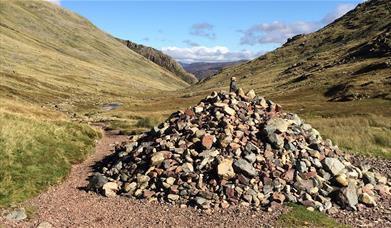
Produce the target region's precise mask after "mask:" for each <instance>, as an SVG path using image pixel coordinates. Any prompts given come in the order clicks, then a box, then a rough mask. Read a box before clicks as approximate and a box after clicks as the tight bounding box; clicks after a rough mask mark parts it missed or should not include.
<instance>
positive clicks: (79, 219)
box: [0, 133, 391, 227]
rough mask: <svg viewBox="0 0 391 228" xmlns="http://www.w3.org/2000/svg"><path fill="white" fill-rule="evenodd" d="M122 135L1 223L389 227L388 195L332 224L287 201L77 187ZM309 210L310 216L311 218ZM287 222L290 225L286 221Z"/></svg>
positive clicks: (378, 163)
mask: <svg viewBox="0 0 391 228" xmlns="http://www.w3.org/2000/svg"><path fill="white" fill-rule="evenodd" d="M124 140H126V136H121V135H111V134H108V133H106V134H104V135H103V137H102V139H101V140H100V141H99V143H98V144H97V146H96V153H94V154H93V155H91V156H90V157H89V158H88V159H87V160H85V161H84V162H83V163H81V164H77V165H74V166H73V167H72V170H71V173H70V175H69V177H68V178H67V179H66V180H65V181H64V182H63V183H62V184H60V185H57V186H54V187H51V188H50V189H49V190H48V191H47V192H44V193H42V194H40V195H39V196H37V197H35V198H33V199H32V200H30V201H27V202H26V203H24V204H23V205H22V206H23V207H25V208H33V209H34V212H33V214H32V215H31V216H30V218H29V219H27V220H24V221H22V222H19V223H15V222H10V221H8V220H6V219H5V218H4V217H0V224H3V225H5V226H6V227H37V226H38V225H39V224H40V223H42V222H49V223H50V224H52V225H53V227H108V226H111V227H162V226H164V227H207V226H219V227H253V226H256V227H286V226H302V225H304V226H330V227H331V226H334V225H336V224H337V223H342V224H348V225H352V226H354V227H356V226H364V227H387V226H388V227H389V226H391V221H390V218H391V210H390V200H389V199H383V201H382V202H380V203H379V206H378V207H376V208H364V209H363V210H361V211H358V212H346V211H344V212H342V213H336V214H335V215H332V217H334V218H335V219H336V221H337V223H335V222H334V221H332V220H330V221H329V220H327V219H326V220H325V218H323V217H325V216H323V215H321V216H323V217H319V215H316V214H314V213H313V212H308V213H307V212H306V211H304V213H305V214H309V215H305V217H306V218H297V217H300V216H298V215H297V214H299V215H300V213H303V211H302V212H300V211H299V212H298V211H297V208H296V209H295V208H293V209H292V210H293V212H292V210H290V209H289V207H287V206H278V207H275V208H273V210H272V211H271V212H266V211H255V210H252V209H250V208H238V207H232V208H229V209H226V210H221V211H218V212H213V213H211V214H207V213H203V212H199V211H197V210H196V209H194V208H179V207H178V206H172V205H166V204H159V203H154V202H152V203H149V202H146V201H141V200H132V199H127V198H124V197H116V198H106V197H102V196H99V195H97V194H95V193H92V192H86V191H84V190H82V189H83V187H85V186H86V185H87V180H86V177H88V176H89V175H90V174H91V172H92V168H91V167H92V166H93V165H94V164H95V163H96V162H97V161H100V160H101V159H103V158H104V157H105V156H107V155H109V154H110V153H111V152H112V149H113V144H114V143H115V142H121V141H124ZM361 159H362V158H361ZM366 159H367V161H368V163H369V164H371V165H373V167H375V168H376V169H377V170H379V171H381V172H382V173H389V172H391V162H390V161H389V160H378V159H368V158H366ZM294 210H296V211H294ZM3 214H5V212H4V213H3ZM295 214H296V215H295ZM318 214H319V213H318ZM281 215H282V216H281ZM313 215H315V217H311V216H313ZM295 216H296V217H295ZM317 216H318V217H317ZM316 218H319V219H316ZM305 220H308V221H305ZM314 220H319V221H314ZM286 222H289V223H290V224H285V223H286Z"/></svg>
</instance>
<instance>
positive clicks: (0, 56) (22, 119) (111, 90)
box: [0, 0, 189, 226]
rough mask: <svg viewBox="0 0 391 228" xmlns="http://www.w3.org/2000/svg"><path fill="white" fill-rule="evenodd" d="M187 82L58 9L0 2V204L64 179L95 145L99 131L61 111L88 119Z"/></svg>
mask: <svg viewBox="0 0 391 228" xmlns="http://www.w3.org/2000/svg"><path fill="white" fill-rule="evenodd" d="M188 85H189V84H188V83H186V82H185V81H183V80H182V79H180V78H178V77H177V76H176V75H174V74H172V73H171V72H169V71H167V70H165V69H163V68H161V67H160V66H158V65H156V64H155V63H153V62H151V61H149V60H147V59H145V58H144V57H143V56H141V55H139V54H137V53H135V52H133V51H131V50H129V49H128V48H127V47H125V46H124V45H122V44H121V43H120V42H118V41H117V40H115V39H114V38H112V37H111V36H109V35H108V34H107V33H105V32H103V31H101V30H99V29H98V28H97V27H95V26H94V25H93V24H92V23H91V22H89V21H88V20H86V19H85V18H83V17H81V16H79V15H77V14H75V13H72V12H70V11H68V10H66V9H64V8H61V7H59V6H57V5H54V4H52V3H49V2H47V1H33V0H30V1H22V0H21V1H0V208H1V207H2V206H7V205H10V204H13V203H15V202H20V201H23V200H25V199H27V198H30V197H32V196H34V195H36V194H38V193H39V192H41V191H43V190H45V189H47V187H48V186H49V185H53V184H56V183H58V182H59V181H61V180H63V179H64V177H65V176H67V175H68V171H69V170H70V168H71V166H72V164H75V163H78V162H80V161H82V160H84V159H85V158H86V157H87V156H88V155H89V154H90V153H91V152H92V151H93V150H94V147H95V142H96V140H97V139H98V138H99V135H100V133H99V132H98V131H97V130H95V129H93V128H92V127H91V126H89V125H87V124H81V123H79V122H76V121H71V120H70V118H69V115H66V114H64V113H63V112H67V113H68V114H71V113H72V117H76V116H77V117H78V118H80V117H81V116H82V117H83V118H88V117H87V116H84V114H86V115H87V114H88V113H95V112H99V111H102V106H103V105H104V104H105V103H110V102H129V103H134V101H135V100H137V99H138V97H144V96H145V94H146V93H150V92H155V93H159V92H161V91H170V90H176V89H179V88H185V87H187V86H188ZM59 111H63V112H59ZM128 119H130V117H129V116H128ZM130 121H132V120H130ZM0 226H1V225H0Z"/></svg>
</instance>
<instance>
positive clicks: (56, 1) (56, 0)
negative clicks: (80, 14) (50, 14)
mask: <svg viewBox="0 0 391 228" xmlns="http://www.w3.org/2000/svg"><path fill="white" fill-rule="evenodd" d="M46 1H48V2H51V3H54V4H56V5H61V3H60V0H46Z"/></svg>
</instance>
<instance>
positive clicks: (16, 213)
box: [6, 208, 27, 222]
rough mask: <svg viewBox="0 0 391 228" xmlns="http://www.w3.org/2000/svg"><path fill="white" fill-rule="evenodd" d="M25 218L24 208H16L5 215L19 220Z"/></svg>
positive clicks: (13, 219) (9, 218) (12, 219)
mask: <svg viewBox="0 0 391 228" xmlns="http://www.w3.org/2000/svg"><path fill="white" fill-rule="evenodd" d="M26 218H27V214H26V211H25V210H24V208H17V209H15V210H13V211H11V212H10V213H8V214H7V215H6V219H8V220H10V221H15V222H19V221H22V220H24V219H26Z"/></svg>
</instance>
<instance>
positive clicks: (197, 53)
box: [162, 46, 262, 63]
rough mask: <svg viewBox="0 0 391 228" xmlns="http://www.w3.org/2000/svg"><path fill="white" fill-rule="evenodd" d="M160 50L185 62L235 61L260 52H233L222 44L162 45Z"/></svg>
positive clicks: (249, 57)
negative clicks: (212, 45) (181, 46)
mask: <svg viewBox="0 0 391 228" xmlns="http://www.w3.org/2000/svg"><path fill="white" fill-rule="evenodd" d="M162 51H163V52H164V53H165V54H167V55H169V56H171V57H173V58H174V59H176V60H178V61H181V62H186V63H192V62H227V61H237V60H242V59H253V58H255V57H258V56H260V55H261V54H262V53H254V52H252V51H248V50H242V51H239V52H234V51H231V50H229V49H228V48H227V47H224V46H215V47H205V46H197V47H190V48H180V47H163V48H162Z"/></svg>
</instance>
